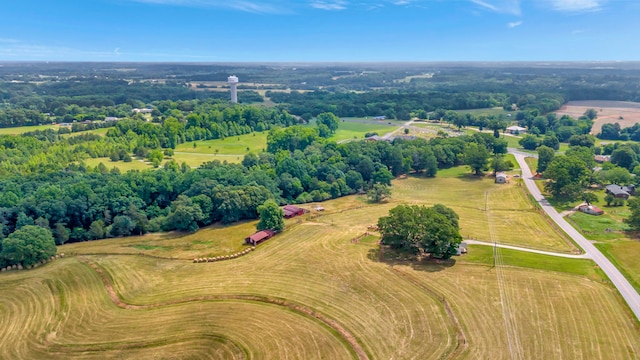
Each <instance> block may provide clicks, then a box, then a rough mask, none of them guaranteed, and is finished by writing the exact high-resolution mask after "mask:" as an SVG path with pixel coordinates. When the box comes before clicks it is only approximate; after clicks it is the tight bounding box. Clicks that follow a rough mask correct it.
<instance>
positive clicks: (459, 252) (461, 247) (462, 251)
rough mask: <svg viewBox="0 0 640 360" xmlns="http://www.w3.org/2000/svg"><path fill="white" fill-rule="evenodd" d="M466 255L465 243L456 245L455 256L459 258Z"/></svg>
mask: <svg viewBox="0 0 640 360" xmlns="http://www.w3.org/2000/svg"><path fill="white" fill-rule="evenodd" d="M466 253H467V243H465V242H461V243H460V245H458V250H456V255H458V256H460V255H462V254H466Z"/></svg>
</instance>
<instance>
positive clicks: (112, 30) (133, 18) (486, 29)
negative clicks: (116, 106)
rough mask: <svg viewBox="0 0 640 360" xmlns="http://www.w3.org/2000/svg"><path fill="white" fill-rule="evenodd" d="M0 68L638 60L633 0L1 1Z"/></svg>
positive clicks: (639, 9) (637, 8) (639, 24)
mask: <svg viewBox="0 0 640 360" xmlns="http://www.w3.org/2000/svg"><path fill="white" fill-rule="evenodd" d="M0 13H1V14H2V21H0V61H19V60H43V61H190V62H235V61H249V62H266V61H292V62H297V61H345V62H348V61H528V60H531V61H574V60H580V61H608V60H621V61H629V60H640V47H638V46H637V43H638V35H640V21H638V20H637V18H638V16H639V15H640V2H637V1H636V0H377V1H367V0H297V1H293V0H265V1H254V0H83V1H78V0H22V1H20V0H7V1H3V4H2V5H0Z"/></svg>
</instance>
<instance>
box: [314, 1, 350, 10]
mask: <svg viewBox="0 0 640 360" xmlns="http://www.w3.org/2000/svg"><path fill="white" fill-rule="evenodd" d="M310 6H311V7H312V8H315V9H320V10H344V9H346V8H347V3H346V1H313V2H311V4H310Z"/></svg>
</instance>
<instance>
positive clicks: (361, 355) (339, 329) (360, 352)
mask: <svg viewBox="0 0 640 360" xmlns="http://www.w3.org/2000/svg"><path fill="white" fill-rule="evenodd" d="M80 261H81V262H83V263H85V264H87V265H89V267H91V268H92V269H93V270H95V271H96V273H97V274H98V276H99V277H100V279H101V280H102V282H103V284H104V287H105V288H106V290H107V293H108V294H109V298H111V301H112V302H113V303H114V304H115V305H116V306H118V307H120V308H123V309H127V310H146V309H153V308H159V307H164V306H171V305H180V304H187V303H191V302H201V301H217V300H242V301H255V302H259V303H266V304H271V305H277V306H282V307H285V308H287V309H288V310H291V311H293V312H295V313H297V314H299V315H303V316H308V317H311V318H313V319H315V320H317V321H320V322H321V323H322V324H323V325H325V326H327V327H329V328H330V329H332V330H333V331H334V332H335V333H336V334H337V335H339V337H340V338H341V340H342V342H343V343H346V344H349V346H350V347H351V349H350V350H351V352H352V353H354V354H355V355H356V356H357V357H358V359H359V360H369V356H368V355H367V353H366V352H365V350H364V348H363V347H362V346H361V345H360V343H358V340H357V339H356V337H355V336H354V335H353V334H352V333H351V332H349V330H347V329H346V328H345V327H343V326H342V325H340V324H339V323H338V322H337V321H335V320H333V319H331V318H329V317H327V316H326V315H323V314H321V313H319V312H317V311H315V310H313V309H312V308H309V307H306V306H303V305H299V304H295V303H293V302H290V301H287V300H285V299H278V298H273V297H267V296H259V295H206V296H197V297H191V298H187V299H180V300H172V301H167V302H163V303H156V304H149V305H133V304H128V303H126V302H124V301H123V300H122V299H121V298H120V297H119V296H118V293H117V292H116V291H115V289H114V287H113V284H112V282H111V279H110V278H109V276H108V275H107V274H105V273H104V271H102V269H101V268H100V266H98V265H97V264H96V263H94V262H92V261H91V260H89V259H86V258H80Z"/></svg>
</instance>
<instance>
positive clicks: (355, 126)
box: [329, 120, 398, 142]
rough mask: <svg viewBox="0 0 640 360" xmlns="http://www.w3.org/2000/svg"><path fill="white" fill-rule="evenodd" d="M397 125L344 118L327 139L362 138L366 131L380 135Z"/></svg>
mask: <svg viewBox="0 0 640 360" xmlns="http://www.w3.org/2000/svg"><path fill="white" fill-rule="evenodd" d="M397 126H398V124H396V125H389V124H375V123H373V124H369V123H362V122H354V121H346V120H345V121H341V122H340V125H339V126H338V130H337V131H336V133H335V134H334V135H333V136H332V137H330V138H329V140H333V141H335V142H339V141H342V140H349V139H358V140H362V139H363V138H364V135H365V134H366V133H368V132H377V133H378V135H380V136H382V135H384V134H386V133H388V132H391V131H393V130H395V129H396V128H397Z"/></svg>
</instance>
